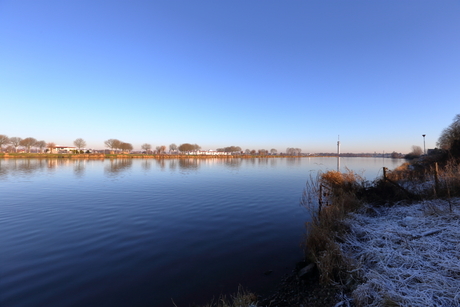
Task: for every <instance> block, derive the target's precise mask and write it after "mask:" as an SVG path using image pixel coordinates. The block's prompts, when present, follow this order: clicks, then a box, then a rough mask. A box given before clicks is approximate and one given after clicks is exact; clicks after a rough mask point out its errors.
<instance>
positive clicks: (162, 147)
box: [156, 145, 166, 154]
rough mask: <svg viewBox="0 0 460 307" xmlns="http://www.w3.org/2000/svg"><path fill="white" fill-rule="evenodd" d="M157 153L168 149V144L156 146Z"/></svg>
mask: <svg viewBox="0 0 460 307" xmlns="http://www.w3.org/2000/svg"><path fill="white" fill-rule="evenodd" d="M156 150H157V153H159V154H162V153H164V152H165V151H166V146H164V145H161V146H157V147H156Z"/></svg>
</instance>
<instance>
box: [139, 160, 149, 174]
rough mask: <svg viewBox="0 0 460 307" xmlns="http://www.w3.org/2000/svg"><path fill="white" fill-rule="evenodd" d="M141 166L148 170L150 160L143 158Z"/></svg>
mask: <svg viewBox="0 0 460 307" xmlns="http://www.w3.org/2000/svg"><path fill="white" fill-rule="evenodd" d="M141 167H142V169H143V170H145V171H148V170H150V169H151V168H152V162H151V161H150V160H144V161H143V162H142V163H141Z"/></svg>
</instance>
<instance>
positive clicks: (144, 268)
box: [0, 158, 402, 306]
mask: <svg viewBox="0 0 460 307" xmlns="http://www.w3.org/2000/svg"><path fill="white" fill-rule="evenodd" d="M401 162H402V161H401V160H391V159H374V158H342V159H341V163H340V167H341V170H344V169H345V168H346V167H347V168H349V169H353V170H355V171H356V172H358V173H361V174H363V175H364V176H365V177H367V178H368V179H373V178H375V176H377V175H381V168H382V166H387V167H389V168H390V169H392V168H394V167H396V166H397V165H399V164H401ZM336 168H337V159H335V158H298V159H287V158H286V159H285V158H283V159H281V158H276V159H180V160H140V159H128V160H121V159H116V160H67V159H61V160H58V159H57V160H45V159H43V160H38V159H34V160H30V159H29V160H28V159H24V160H16V159H10V160H0V195H1V200H0V233H1V234H2V235H1V236H0V251H1V253H0V305H1V306H173V304H172V302H171V299H173V300H174V302H175V303H176V304H177V305H178V306H188V305H189V303H192V302H197V303H201V304H203V303H205V302H207V301H209V299H211V298H212V296H215V295H218V294H219V293H229V292H234V291H235V290H236V289H237V287H238V285H239V284H242V285H243V286H245V287H247V288H249V289H250V290H252V291H255V292H257V293H261V294H264V293H267V291H270V290H272V289H273V287H274V286H275V285H276V283H277V282H278V281H279V279H280V278H281V277H282V276H283V275H284V274H285V273H287V272H289V271H290V270H291V269H292V268H293V266H294V264H295V263H296V262H297V261H299V260H301V259H302V256H303V253H302V249H301V247H300V243H301V241H302V239H303V236H304V223H305V222H306V221H308V219H309V217H308V213H307V211H306V210H305V209H304V208H302V207H301V206H299V199H300V197H301V195H302V191H303V188H304V186H305V182H306V180H307V179H308V178H309V177H310V174H313V175H315V174H316V172H317V171H318V170H323V171H325V170H336ZM267 271H273V272H272V273H271V274H269V275H266V274H264V273H265V272H267Z"/></svg>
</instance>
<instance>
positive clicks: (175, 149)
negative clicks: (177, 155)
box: [169, 143, 177, 152]
mask: <svg viewBox="0 0 460 307" xmlns="http://www.w3.org/2000/svg"><path fill="white" fill-rule="evenodd" d="M176 151H177V145H176V144H174V143H172V144H171V145H169V152H176Z"/></svg>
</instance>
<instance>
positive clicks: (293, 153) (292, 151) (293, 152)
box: [286, 148, 302, 156]
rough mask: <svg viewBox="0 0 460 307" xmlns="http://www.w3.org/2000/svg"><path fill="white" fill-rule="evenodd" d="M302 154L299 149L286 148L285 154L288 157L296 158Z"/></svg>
mask: <svg viewBox="0 0 460 307" xmlns="http://www.w3.org/2000/svg"><path fill="white" fill-rule="evenodd" d="M301 153H302V149H300V148H286V154H287V155H289V156H298V155H300V154H301Z"/></svg>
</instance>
